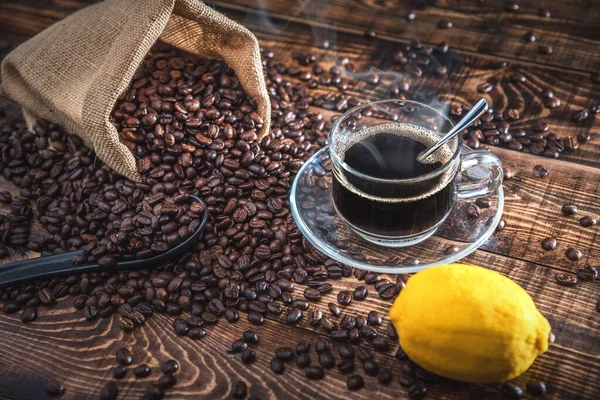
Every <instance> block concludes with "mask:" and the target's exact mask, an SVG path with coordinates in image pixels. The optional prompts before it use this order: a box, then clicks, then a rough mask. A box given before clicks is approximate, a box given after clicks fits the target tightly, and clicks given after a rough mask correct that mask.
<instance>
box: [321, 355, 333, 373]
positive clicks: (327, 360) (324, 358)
mask: <svg viewBox="0 0 600 400" xmlns="http://www.w3.org/2000/svg"><path fill="white" fill-rule="evenodd" d="M319 364H321V366H322V367H323V368H325V369H331V368H333V367H335V357H334V356H333V354H331V352H330V351H324V352H322V353H319Z"/></svg>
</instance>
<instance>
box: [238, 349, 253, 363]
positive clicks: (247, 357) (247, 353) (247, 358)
mask: <svg viewBox="0 0 600 400" xmlns="http://www.w3.org/2000/svg"><path fill="white" fill-rule="evenodd" d="M241 359H242V362H243V363H244V364H252V363H253V362H254V361H255V360H256V353H255V352H254V351H253V350H244V351H243V352H242V355H241Z"/></svg>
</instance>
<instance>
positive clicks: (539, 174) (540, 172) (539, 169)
mask: <svg viewBox="0 0 600 400" xmlns="http://www.w3.org/2000/svg"><path fill="white" fill-rule="evenodd" d="M532 171H533V175H534V176H535V177H536V178H543V177H545V176H546V175H548V169H547V168H546V167H544V166H543V165H535V166H534V167H533V170H532Z"/></svg>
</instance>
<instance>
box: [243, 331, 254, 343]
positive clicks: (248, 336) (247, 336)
mask: <svg viewBox="0 0 600 400" xmlns="http://www.w3.org/2000/svg"><path fill="white" fill-rule="evenodd" d="M242 337H243V339H244V341H245V342H246V343H248V344H256V343H258V335H257V334H256V332H253V331H244V333H243V334H242Z"/></svg>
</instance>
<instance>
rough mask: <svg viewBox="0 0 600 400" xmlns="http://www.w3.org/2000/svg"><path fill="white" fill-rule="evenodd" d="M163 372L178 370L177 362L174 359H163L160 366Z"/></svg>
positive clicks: (172, 372)
mask: <svg viewBox="0 0 600 400" xmlns="http://www.w3.org/2000/svg"><path fill="white" fill-rule="evenodd" d="M161 370H162V373H163V374H165V375H166V374H174V373H175V372H177V371H179V363H178V362H177V361H175V360H169V361H165V362H164V364H163V365H162V367H161Z"/></svg>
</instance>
